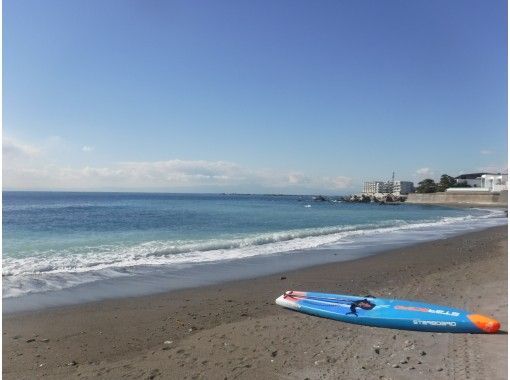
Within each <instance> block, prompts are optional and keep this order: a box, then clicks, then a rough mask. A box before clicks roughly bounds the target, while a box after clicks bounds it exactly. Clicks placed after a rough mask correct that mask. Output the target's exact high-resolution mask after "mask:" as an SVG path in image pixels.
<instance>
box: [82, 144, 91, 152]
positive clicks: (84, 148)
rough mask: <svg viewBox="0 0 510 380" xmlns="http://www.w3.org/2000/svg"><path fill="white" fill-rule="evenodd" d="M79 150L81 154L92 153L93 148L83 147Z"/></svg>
mask: <svg viewBox="0 0 510 380" xmlns="http://www.w3.org/2000/svg"><path fill="white" fill-rule="evenodd" d="M81 150H82V152H85V153H88V152H92V151H93V150H94V147H93V146H88V145H84V146H83V147H82V148H81Z"/></svg>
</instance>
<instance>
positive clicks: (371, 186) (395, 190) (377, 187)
mask: <svg viewBox="0 0 510 380" xmlns="http://www.w3.org/2000/svg"><path fill="white" fill-rule="evenodd" d="M412 192H414V184H413V183H412V182H411V181H395V182H393V184H392V182H391V181H388V182H383V181H371V182H365V183H364V185H363V194H366V195H383V194H393V195H406V194H409V193H412Z"/></svg>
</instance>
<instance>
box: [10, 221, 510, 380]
mask: <svg viewBox="0 0 510 380" xmlns="http://www.w3.org/2000/svg"><path fill="white" fill-rule="evenodd" d="M287 289H296V290H299V289H302V290H315V291H324V292H335V293H352V294H360V295H364V294H372V295H374V296H381V297H396V298H408V299H418V300H423V301H427V302H432V303H440V304H446V305H451V306H455V307H460V308H465V309H468V310H470V311H475V312H478V313H481V314H487V315H490V316H493V317H495V318H497V319H499V320H500V321H501V322H502V330H504V331H506V330H507V228H506V227H496V228H492V229H489V230H486V231H481V232H475V233H470V234H466V235H462V236H459V237H455V238H449V239H444V240H440V241H435V242H429V243H423V244H419V245H416V246H413V247H408V248H402V249H398V250H394V251H390V252H387V253H383V254H380V255H377V256H372V257H368V258H364V259H360V260H355V261H350V262H342V263H338V264H328V265H324V266H319V267H313V268H308V269H304V270H299V271H294V272H289V273H282V274H278V275H273V276H268V277H263V278H257V279H253V280H244V281H237V282H233V283H227V284H222V285H215V286H208V287H204V288H198V289H189V290H182V291H175V292H170V293H165V294H159V295H154V296H150V297H139V298H129V299H119V300H110V301H103V302H96V303H90V304H86V305H80V306H73V307H62V308H58V309H50V310H42V311H38V312H30V313H22V314H15V315H6V316H4V317H3V326H4V331H3V376H4V378H5V379H29V378H30V379H32V378H36V377H37V378H39V377H45V378H58V379H69V378H80V379H86V378H95V377H103V378H108V379H115V378H150V379H153V378H155V379H159V378H169V379H236V378H237V379H277V378H280V379H306V378H309V379H389V378H391V379H407V378H413V379H446V378H454V379H488V378H490V379H506V378H507V335H506V333H502V334H497V335H470V334H438V333H423V332H410V331H399V330H392V329H382V328H372V327H364V326H356V325H350V324H345V323H341V322H336V321H332V320H327V319H321V318H316V317H311V316H307V315H303V314H299V313H296V312H292V311H289V310H285V309H282V308H280V307H278V306H276V305H275V304H274V299H275V298H276V297H277V296H279V295H280V294H281V293H283V291H285V290H287Z"/></svg>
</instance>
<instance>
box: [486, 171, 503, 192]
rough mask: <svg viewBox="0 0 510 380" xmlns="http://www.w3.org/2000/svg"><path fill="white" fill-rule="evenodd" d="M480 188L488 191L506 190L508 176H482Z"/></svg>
mask: <svg viewBox="0 0 510 380" xmlns="http://www.w3.org/2000/svg"><path fill="white" fill-rule="evenodd" d="M480 187H482V188H484V189H487V190H488V191H502V190H508V174H482V176H481V181H480Z"/></svg>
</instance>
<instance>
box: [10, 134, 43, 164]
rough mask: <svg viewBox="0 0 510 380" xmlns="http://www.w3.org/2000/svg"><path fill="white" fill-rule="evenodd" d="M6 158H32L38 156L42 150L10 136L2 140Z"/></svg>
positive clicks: (11, 159)
mask: <svg viewBox="0 0 510 380" xmlns="http://www.w3.org/2000/svg"><path fill="white" fill-rule="evenodd" d="M2 151H3V158H4V160H5V159H7V160H9V161H13V160H18V159H27V158H28V159H31V158H34V157H36V156H38V155H39V154H40V153H41V150H40V149H39V148H37V147H35V146H33V145H29V144H25V143H21V142H19V141H16V140H13V139H10V138H8V137H6V138H4V139H3V140H2Z"/></svg>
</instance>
